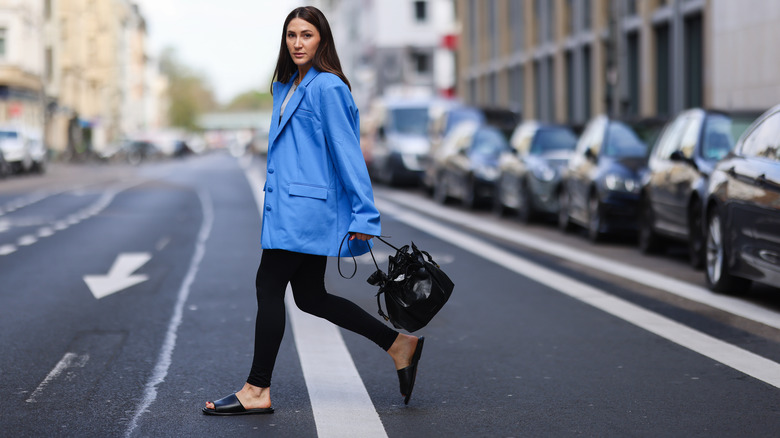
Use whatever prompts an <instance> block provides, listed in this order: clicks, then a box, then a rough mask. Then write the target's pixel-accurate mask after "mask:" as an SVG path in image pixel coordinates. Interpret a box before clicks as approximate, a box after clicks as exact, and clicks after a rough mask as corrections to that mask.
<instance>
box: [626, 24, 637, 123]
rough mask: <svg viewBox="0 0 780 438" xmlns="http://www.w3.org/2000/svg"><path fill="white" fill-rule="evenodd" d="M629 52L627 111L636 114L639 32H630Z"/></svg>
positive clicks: (627, 40)
mask: <svg viewBox="0 0 780 438" xmlns="http://www.w3.org/2000/svg"><path fill="white" fill-rule="evenodd" d="M626 46H627V47H626V51H627V52H628V53H627V54H628V102H627V108H626V112H627V113H628V114H629V115H632V116H635V115H638V114H639V97H640V96H639V34H638V33H636V32H633V33H630V34H628V37H627V39H626Z"/></svg>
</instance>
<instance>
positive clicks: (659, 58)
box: [655, 24, 671, 116]
mask: <svg viewBox="0 0 780 438" xmlns="http://www.w3.org/2000/svg"><path fill="white" fill-rule="evenodd" d="M670 49H671V48H670V47H669V25H668V24H664V25H662V26H658V27H657V28H656V29H655V66H656V67H655V81H656V93H657V95H656V113H657V114H658V115H659V116H668V115H670V110H671V107H670V103H671V102H670V100H669V92H670V89H671V81H670V75H671V68H670V65H669V64H670V63H669V56H670Z"/></svg>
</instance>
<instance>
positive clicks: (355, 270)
mask: <svg viewBox="0 0 780 438" xmlns="http://www.w3.org/2000/svg"><path fill="white" fill-rule="evenodd" d="M349 235H350V233H347V234H345V235H344V237H342V238H341V243H340V244H339V259H338V262H336V267H337V268H338V270H339V275H341V278H346V279H347V280H349V279H351V278H352V277H354V276H355V274H357V260H356V259H355V254H352V247H350V246H349V241H347V249H348V250H349V255H350V256H352V263H354V264H355V267H354V269H353V270H352V275H350V276H349V277H347V276H345V275H344V274H343V273H342V272H341V248H342V246H344V240H346V238H347V236H349ZM370 248H371V247H370V246H369V249H370ZM371 256H372V257H373V256H374V255H373V254H371ZM374 263H376V262H374Z"/></svg>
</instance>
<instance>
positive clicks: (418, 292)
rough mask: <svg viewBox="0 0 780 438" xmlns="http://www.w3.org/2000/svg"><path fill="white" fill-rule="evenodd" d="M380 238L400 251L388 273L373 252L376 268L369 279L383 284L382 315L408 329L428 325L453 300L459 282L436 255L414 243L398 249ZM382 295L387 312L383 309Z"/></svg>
mask: <svg viewBox="0 0 780 438" xmlns="http://www.w3.org/2000/svg"><path fill="white" fill-rule="evenodd" d="M377 239H379V240H380V241H382V242H383V243H385V244H386V245H388V246H390V247H391V248H393V249H395V251H396V253H395V255H391V256H390V257H389V262H388V265H387V273H385V272H384V271H382V270H381V269H380V268H379V265H378V264H377V262H376V258H374V252H373V251H371V258H372V259H373V260H374V265H375V266H376V271H375V272H374V273H373V274H371V276H370V277H368V279H367V280H366V281H368V283H369V284H371V285H374V286H379V292H377V294H376V304H377V306H378V307H379V315H381V316H382V317H383V318H384V319H385V321H390V322H391V323H392V324H393V327H395V328H397V329H404V330H406V331H408V332H414V331H416V330H419V329H421V328H423V327H425V326H426V325H427V324H428V323H429V322H430V321H431V319H433V317H434V316H435V315H436V314H437V313H438V312H439V310H441V308H442V307H443V306H444V304H445V303H446V302H447V300H449V298H450V295H452V290H453V289H454V288H455V284H454V283H453V282H452V280H450V278H449V277H448V276H447V274H445V273H444V271H442V270H441V267H440V266H439V265H438V264H437V263H436V262H435V261H433V257H431V255H430V254H428V253H427V252H426V251H422V250H420V249H418V248H417V246H416V245H415V244H414V242H412V244H411V246H410V245H404V246H402V247H400V248H396V247H395V246H393V245H391V244H390V243H388V242H387V241H385V240H384V239H382V238H381V237H377ZM382 294H384V295H385V307H386V308H387V313H385V312H384V311H383V310H382V303H381V301H380V295H382Z"/></svg>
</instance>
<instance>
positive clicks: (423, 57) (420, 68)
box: [412, 52, 433, 75]
mask: <svg viewBox="0 0 780 438" xmlns="http://www.w3.org/2000/svg"><path fill="white" fill-rule="evenodd" d="M431 64H432V63H431V56H430V54H428V53H422V52H413V53H412V66H413V67H414V72H415V73H417V74H418V75H429V74H431V72H432V71H433V68H432V65H431Z"/></svg>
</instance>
